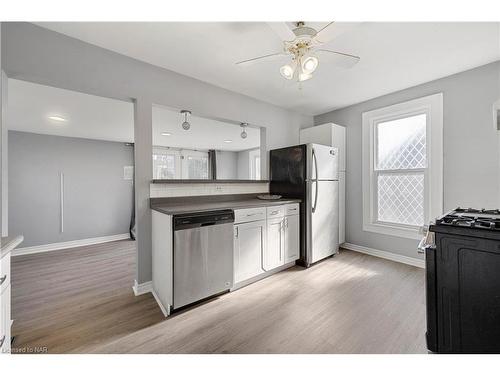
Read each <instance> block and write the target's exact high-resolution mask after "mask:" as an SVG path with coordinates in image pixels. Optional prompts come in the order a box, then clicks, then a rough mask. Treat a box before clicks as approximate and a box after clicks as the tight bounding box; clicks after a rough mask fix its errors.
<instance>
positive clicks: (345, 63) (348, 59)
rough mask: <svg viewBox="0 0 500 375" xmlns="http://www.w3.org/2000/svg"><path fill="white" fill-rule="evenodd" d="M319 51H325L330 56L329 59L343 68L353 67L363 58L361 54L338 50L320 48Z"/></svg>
mask: <svg viewBox="0 0 500 375" xmlns="http://www.w3.org/2000/svg"><path fill="white" fill-rule="evenodd" d="M317 52H321V53H324V55H325V56H328V58H327V59H328V61H329V62H331V63H333V64H334V65H337V66H339V67H341V68H352V67H353V66H354V65H356V64H357V63H358V62H359V60H360V59H361V58H360V57H359V56H354V55H349V54H348V53H342V52H337V51H330V50H328V49H318V50H317Z"/></svg>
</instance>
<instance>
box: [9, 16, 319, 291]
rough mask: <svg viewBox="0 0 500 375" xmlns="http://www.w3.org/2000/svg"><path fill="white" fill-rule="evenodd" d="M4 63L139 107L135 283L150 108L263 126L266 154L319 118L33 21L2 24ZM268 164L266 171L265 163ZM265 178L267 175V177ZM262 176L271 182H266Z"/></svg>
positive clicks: (147, 275)
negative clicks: (152, 63) (72, 36)
mask: <svg viewBox="0 0 500 375" xmlns="http://www.w3.org/2000/svg"><path fill="white" fill-rule="evenodd" d="M2 64H3V69H4V70H5V72H6V73H7V75H8V76H9V77H12V78H16V79H21V80H26V81H31V82H35V83H40V84H45V85H49V86H55V87H60V88H65V89H68V90H75V91H80V92H84V93H88V94H93V95H98V96H105V97H110V98H116V99H122V100H134V103H135V128H134V134H135V163H136V164H135V166H136V173H135V188H136V217H137V244H138V253H137V255H138V259H137V264H138V269H137V275H136V278H137V281H138V282H139V283H143V282H146V281H149V280H151V210H150V208H149V184H150V181H151V179H152V165H151V164H152V160H151V149H152V114H151V113H152V110H151V107H152V103H155V104H158V105H165V106H168V107H174V108H188V109H190V110H192V111H193V113H196V114H198V115H200V116H206V117H213V118H223V119H228V120H232V121H237V122H242V121H244V122H249V123H251V124H255V125H259V126H263V127H265V133H266V135H267V139H265V140H264V141H265V142H262V141H261V144H265V145H266V147H267V150H270V149H273V148H277V147H282V146H286V145H291V144H294V143H297V142H298V140H299V128H300V127H301V126H310V125H312V123H313V119H312V117H310V116H303V115H301V114H298V113H296V112H292V111H289V110H285V109H283V108H280V107H276V106H273V105H270V104H267V103H264V102H262V101H259V100H256V99H253V98H250V97H248V96H245V95H241V94H237V93H234V92H231V91H229V90H225V89H222V88H219V87H216V86H213V85H210V84H208V83H205V82H201V81H199V80H196V79H193V78H190V77H186V76H183V75H180V74H177V73H175V72H172V71H169V70H166V69H162V68H158V67H155V66H153V65H150V64H146V63H143V62H140V61H137V60H134V59H131V58H128V57H125V56H123V55H120V54H117V53H114V52H111V51H109V50H105V49H103V48H99V47H96V46H93V45H90V44H87V43H84V42H82V41H79V40H76V39H74V38H70V37H67V36H64V35H62V34H58V33H55V32H53V31H49V30H46V29H43V28H40V27H38V26H35V25H32V24H28V23H17V22H9V23H3V24H2ZM262 163H263V165H267V163H266V160H265V158H263V160H262ZM266 174H267V171H266ZM263 177H264V178H265V177H266V176H263Z"/></svg>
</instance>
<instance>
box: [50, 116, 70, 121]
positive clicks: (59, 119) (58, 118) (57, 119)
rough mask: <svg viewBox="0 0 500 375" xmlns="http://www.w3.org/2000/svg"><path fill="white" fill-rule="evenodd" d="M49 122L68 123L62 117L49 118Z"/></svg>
mask: <svg viewBox="0 0 500 375" xmlns="http://www.w3.org/2000/svg"><path fill="white" fill-rule="evenodd" d="M49 120H52V121H57V122H66V121H68V120H66V119H65V118H64V117H61V116H49Z"/></svg>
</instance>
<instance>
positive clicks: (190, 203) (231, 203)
mask: <svg viewBox="0 0 500 375" xmlns="http://www.w3.org/2000/svg"><path fill="white" fill-rule="evenodd" d="M215 197H216V198H215ZM300 202H301V200H300V199H286V198H282V199H279V200H262V199H258V198H257V197H256V196H255V195H249V194H245V195H241V196H235V195H232V196H228V197H227V199H226V200H225V199H224V196H206V197H188V198H186V197H184V198H163V199H162V198H156V199H155V198H153V199H151V209H153V210H155V211H158V212H162V213H164V214H167V215H176V214H182V213H189V212H202V211H213V210H223V209H233V210H236V209H241V208H252V207H266V206H279V205H282V204H287V203H300Z"/></svg>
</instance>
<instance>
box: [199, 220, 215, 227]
mask: <svg viewBox="0 0 500 375" xmlns="http://www.w3.org/2000/svg"><path fill="white" fill-rule="evenodd" d="M215 224H217V223H216V222H215V221H212V222H210V223H201V224H200V227H208V226H210V225H215Z"/></svg>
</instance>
